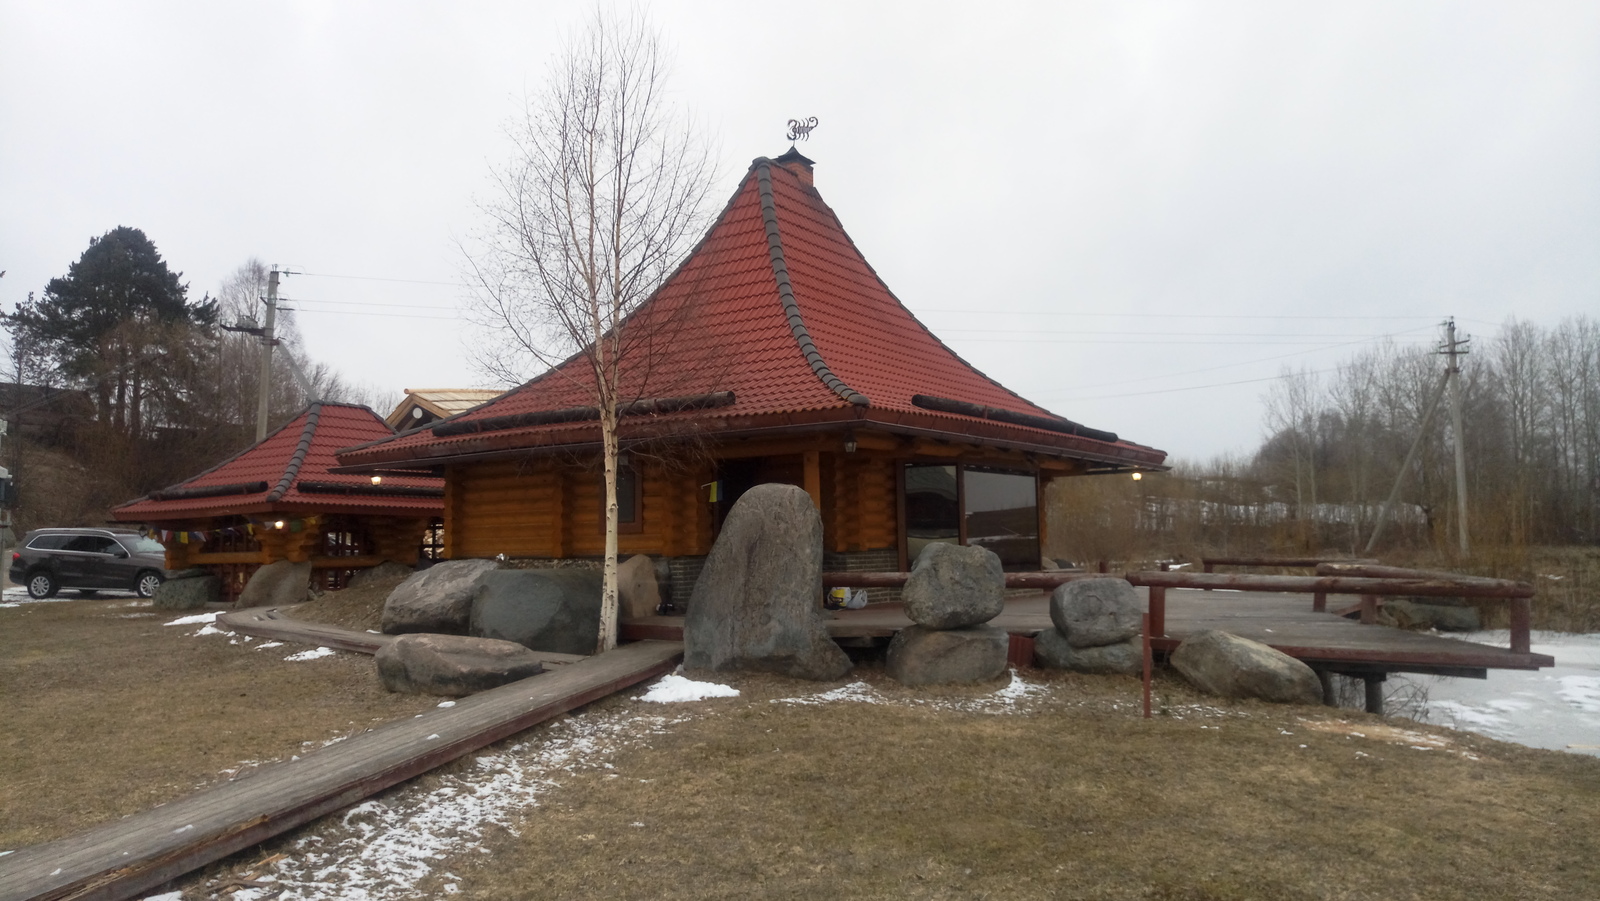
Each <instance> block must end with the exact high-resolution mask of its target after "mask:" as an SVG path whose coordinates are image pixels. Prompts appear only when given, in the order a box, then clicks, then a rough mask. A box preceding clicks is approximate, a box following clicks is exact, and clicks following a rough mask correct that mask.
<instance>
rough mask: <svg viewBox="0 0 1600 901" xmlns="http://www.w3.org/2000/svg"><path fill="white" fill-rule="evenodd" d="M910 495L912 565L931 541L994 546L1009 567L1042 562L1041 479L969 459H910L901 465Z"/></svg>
mask: <svg viewBox="0 0 1600 901" xmlns="http://www.w3.org/2000/svg"><path fill="white" fill-rule="evenodd" d="M901 479H902V480H903V481H902V485H903V487H904V497H905V522H904V526H903V528H904V534H905V549H906V563H907V565H910V564H911V563H912V562H914V561H915V560H916V559H917V555H918V554H920V553H921V552H922V549H923V548H925V547H927V546H928V545H929V544H965V545H975V546H977V547H983V548H988V549H989V550H991V551H993V552H994V553H995V554H996V555H997V556H999V558H1000V562H1001V564H1003V565H1004V566H1005V568H1006V569H1007V570H1010V571H1013V572H1016V571H1028V570H1033V569H1037V568H1038V566H1039V556H1040V547H1039V495H1038V491H1039V479H1038V476H1037V475H1035V474H1034V473H1031V472H1016V471H1011V470H1005V469H996V468H992V467H987V466H972V465H968V464H964V463H957V464H948V463H907V464H905V465H904V466H903V467H902V469H901Z"/></svg>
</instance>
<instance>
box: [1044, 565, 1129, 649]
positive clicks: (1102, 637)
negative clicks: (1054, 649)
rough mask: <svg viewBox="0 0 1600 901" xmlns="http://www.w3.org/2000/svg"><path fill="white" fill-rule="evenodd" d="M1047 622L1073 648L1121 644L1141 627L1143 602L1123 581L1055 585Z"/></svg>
mask: <svg viewBox="0 0 1600 901" xmlns="http://www.w3.org/2000/svg"><path fill="white" fill-rule="evenodd" d="M1050 621H1051V622H1053V623H1055V624H1056V629H1057V631H1059V632H1060V633H1061V634H1062V635H1064V636H1066V639H1067V641H1068V642H1070V643H1071V644H1072V646H1073V647H1075V648H1097V647H1101V646H1103V645H1110V644H1121V643H1122V642H1125V641H1127V640H1128V639H1130V638H1132V637H1134V636H1135V635H1138V634H1139V631H1140V629H1141V628H1142V627H1143V624H1144V603H1143V602H1141V601H1140V600H1139V593H1138V592H1137V591H1135V590H1134V587H1133V586H1132V585H1129V584H1128V582H1127V580H1126V579H1079V580H1077V581H1075V582H1064V583H1062V584H1060V585H1058V586H1056V590H1055V591H1054V592H1053V593H1052V594H1051V595H1050Z"/></svg>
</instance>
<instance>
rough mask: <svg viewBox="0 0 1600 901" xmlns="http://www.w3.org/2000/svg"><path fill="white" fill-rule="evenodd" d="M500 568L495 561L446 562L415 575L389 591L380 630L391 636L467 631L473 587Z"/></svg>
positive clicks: (384, 603) (384, 604)
mask: <svg viewBox="0 0 1600 901" xmlns="http://www.w3.org/2000/svg"><path fill="white" fill-rule="evenodd" d="M498 565H499V564H497V563H495V562H494V561H493V560H476V559H474V560H446V561H444V562H442V563H436V564H434V565H433V566H431V567H429V568H427V569H425V570H423V571H421V572H419V573H417V574H415V575H413V576H412V577H411V578H409V579H406V580H405V581H404V582H401V583H400V584H399V585H396V586H395V589H394V591H391V592H389V598H388V599H387V600H385V601H384V602H383V624H382V626H381V628H382V629H383V631H384V632H386V633H387V634H390V635H399V634H401V633H405V632H451V633H458V634H459V633H462V632H465V631H467V620H468V619H469V618H470V617H471V614H472V587H473V585H474V584H475V583H476V582H477V581H478V577H479V576H481V575H483V574H484V573H486V572H489V571H490V570H492V569H494V568H496V567H497V566H498Z"/></svg>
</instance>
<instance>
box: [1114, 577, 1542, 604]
mask: <svg viewBox="0 0 1600 901" xmlns="http://www.w3.org/2000/svg"><path fill="white" fill-rule="evenodd" d="M1126 578H1127V580H1128V581H1129V582H1131V583H1132V584H1134V585H1143V586H1146V587H1152V586H1154V587H1161V588H1212V589H1215V588H1230V589H1234V590H1236V591H1277V592H1288V593H1299V594H1316V593H1318V592H1321V593H1324V594H1354V595H1364V594H1372V595H1384V596H1391V597H1392V596H1409V595H1415V596H1418V597H1469V598H1501V599H1509V598H1531V597H1533V586H1532V585H1526V584H1523V583H1520V582H1509V583H1503V584H1497V583H1493V582H1490V583H1485V582H1484V581H1483V580H1464V579H1370V578H1357V577H1352V576H1257V575H1243V574H1240V575H1233V574H1220V573H1218V574H1213V573H1185V572H1150V571H1144V572H1133V573H1128V574H1127V576H1126Z"/></svg>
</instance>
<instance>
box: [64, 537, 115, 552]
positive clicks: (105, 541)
mask: <svg viewBox="0 0 1600 901" xmlns="http://www.w3.org/2000/svg"><path fill="white" fill-rule="evenodd" d="M116 546H117V543H116V542H115V541H112V540H111V539H110V538H107V537H105V536H104V535H79V536H77V537H75V538H73V539H72V540H71V541H70V542H68V543H67V546H66V548H65V550H69V551H77V552H79V553H83V554H109V553H111V549H112V548H114V547H116Z"/></svg>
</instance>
